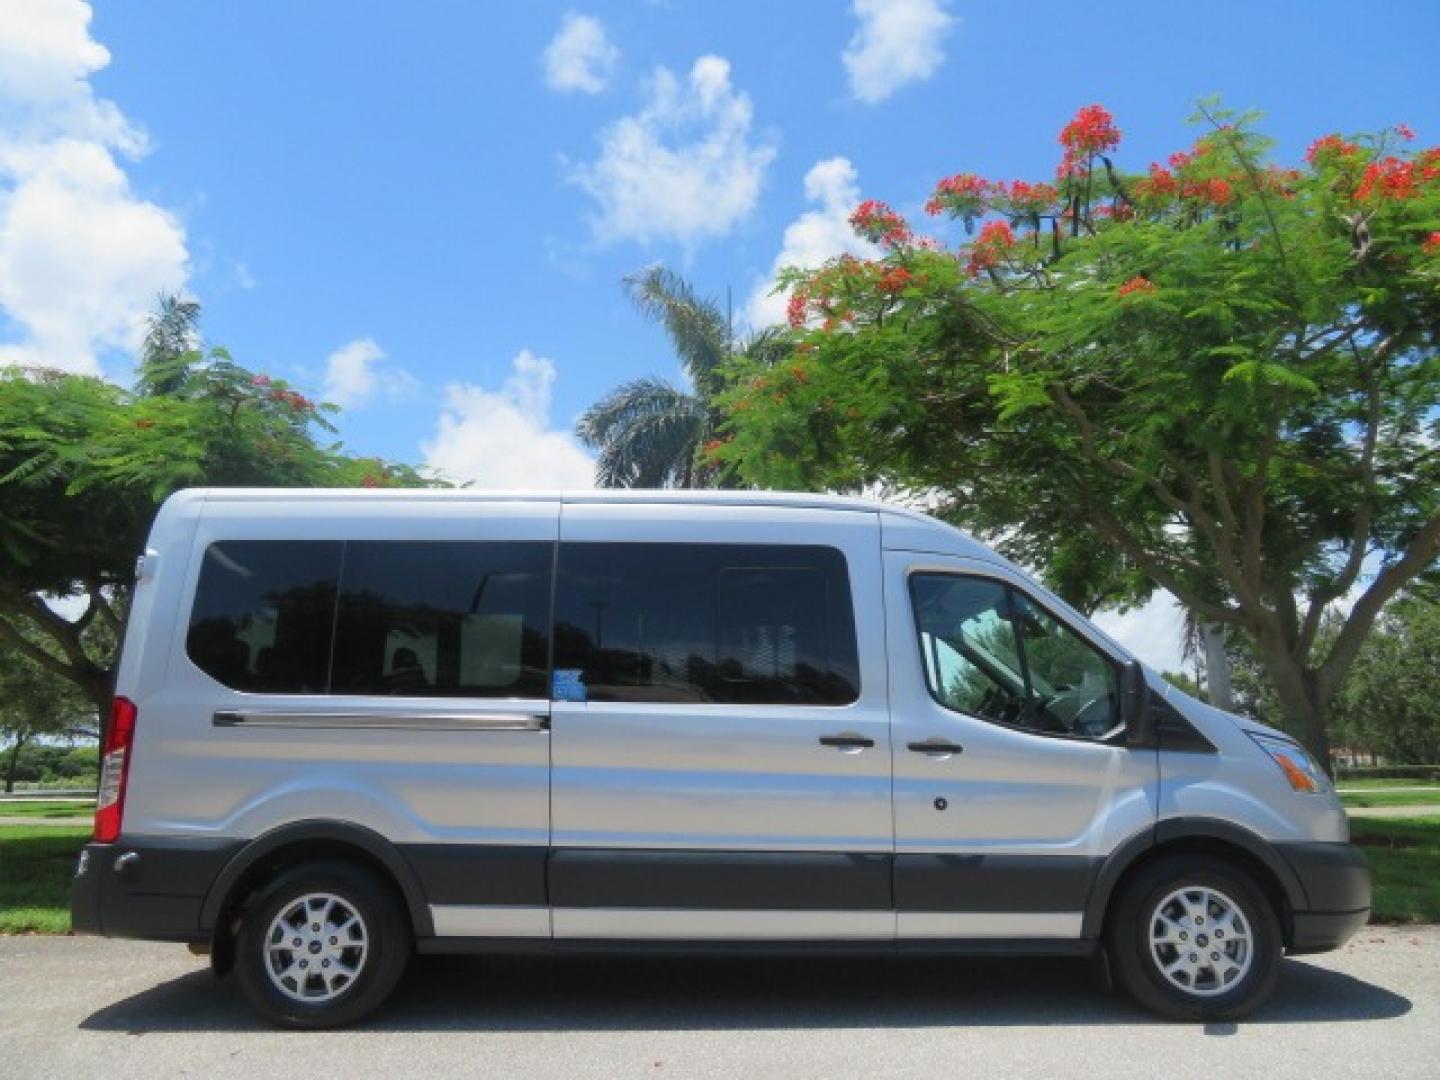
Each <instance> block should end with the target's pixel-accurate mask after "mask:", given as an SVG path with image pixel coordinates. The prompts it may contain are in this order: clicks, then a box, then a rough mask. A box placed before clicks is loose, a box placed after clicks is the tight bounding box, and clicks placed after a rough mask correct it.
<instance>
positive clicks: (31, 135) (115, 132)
mask: <svg viewBox="0 0 1440 1080" xmlns="http://www.w3.org/2000/svg"><path fill="white" fill-rule="evenodd" d="M89 23H90V8H89V5H87V4H84V3H81V2H80V0H9V2H8V3H7V5H6V12H5V16H4V18H3V19H0V312H3V314H4V316H5V317H6V320H7V322H8V324H9V326H8V329H9V331H10V333H11V336H12V340H10V341H8V342H5V343H0V364H37V365H45V366H50V367H58V368H63V369H65V370H68V371H81V372H89V373H95V372H98V371H99V358H98V357H99V354H101V353H103V352H104V351H106V350H109V349H126V350H131V349H134V348H136V347H137V346H138V345H139V343H140V339H141V337H142V336H143V334H144V328H145V317H146V314H147V313H148V312H149V310H150V308H151V306H152V305H153V304H154V301H155V296H156V294H157V293H159V292H161V291H168V292H178V291H180V290H181V289H182V288H183V286H184V284H185V281H186V277H187V274H188V261H189V260H188V255H187V253H186V248H185V232H184V229H183V228H182V227H181V225H180V223H179V222H178V221H177V220H176V219H175V217H174V216H173V215H171V214H170V213H168V212H167V211H165V210H163V209H162V208H161V207H159V206H156V205H155V204H154V203H151V202H148V201H146V200H144V199H141V198H138V197H137V196H136V195H135V194H134V192H133V191H132V190H131V188H130V183H129V179H128V178H127V177H126V175H125V172H124V170H123V169H122V168H121V167H120V165H119V164H118V163H117V161H116V156H117V155H120V156H126V157H132V158H133V157H137V156H139V155H140V154H142V153H144V151H145V138H144V135H143V133H142V132H141V131H140V130H139V129H138V128H137V127H135V126H134V125H132V124H131V123H130V122H129V121H128V120H126V118H125V117H124V116H123V115H122V114H121V112H120V110H119V109H118V108H117V107H116V106H115V105H114V104H113V103H112V102H109V101H103V100H100V99H98V98H96V97H95V94H94V91H93V90H92V88H91V86H90V83H89V77H90V76H91V75H93V74H94V73H95V72H97V71H99V70H100V69H101V68H103V67H105V65H106V64H108V63H109V62H110V54H109V53H108V52H107V51H106V50H105V48H104V47H103V46H101V45H100V44H99V43H98V42H96V41H95V40H94V39H92V38H91V37H90V33H89Z"/></svg>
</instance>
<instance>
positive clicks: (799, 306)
mask: <svg viewBox="0 0 1440 1080" xmlns="http://www.w3.org/2000/svg"><path fill="white" fill-rule="evenodd" d="M809 308H810V298H809V297H808V296H806V295H805V290H803V289H796V290H795V291H794V292H792V293H791V294H790V299H789V300H787V301H786V302H785V321H786V322H788V323H789V324H790V328H791V329H792V330H799V329H800V328H801V327H802V326H804V325H805V319H806V318H807V316H808V314H809Z"/></svg>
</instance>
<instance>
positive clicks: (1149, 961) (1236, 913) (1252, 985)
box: [1108, 855, 1283, 1020]
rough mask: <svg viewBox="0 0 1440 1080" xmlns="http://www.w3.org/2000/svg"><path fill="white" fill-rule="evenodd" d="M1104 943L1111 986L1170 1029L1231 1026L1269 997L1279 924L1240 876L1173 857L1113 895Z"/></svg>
mask: <svg viewBox="0 0 1440 1080" xmlns="http://www.w3.org/2000/svg"><path fill="white" fill-rule="evenodd" d="M1108 938H1109V940H1108V944H1109V948H1110V956H1111V961H1112V963H1113V965H1114V968H1115V972H1116V974H1117V975H1118V976H1119V979H1120V982H1121V984H1122V985H1123V986H1124V987H1125V989H1126V990H1128V991H1129V992H1130V994H1131V995H1132V996H1134V997H1135V999H1136V1000H1138V1001H1139V1002H1140V1003H1141V1004H1142V1005H1145V1006H1148V1007H1149V1008H1151V1009H1153V1010H1155V1011H1156V1012H1158V1013H1161V1014H1162V1015H1164V1016H1169V1017H1172V1018H1174V1019H1177V1020H1234V1019H1238V1018H1239V1017H1241V1016H1243V1015H1245V1014H1246V1013H1248V1012H1249V1011H1250V1010H1251V1009H1253V1008H1255V1007H1256V1006H1257V1005H1259V1004H1260V1003H1261V1002H1262V1001H1263V1000H1264V999H1265V998H1266V997H1268V996H1269V994H1270V991H1271V990H1272V989H1273V988H1274V985H1275V979H1276V976H1277V975H1278V974H1279V969H1280V957H1281V954H1282V944H1283V943H1282V941H1281V938H1280V921H1279V919H1278V918H1277V917H1276V914H1275V910H1274V908H1273V907H1272V906H1271V904H1270V902H1269V901H1268V900H1267V899H1266V897H1265V895H1264V893H1263V892H1262V891H1261V890H1260V888H1259V886H1257V885H1256V884H1255V882H1254V881H1253V880H1252V879H1251V878H1250V876H1249V875H1248V874H1246V873H1245V872H1244V871H1242V870H1240V869H1238V868H1237V867H1235V866H1233V865H1231V864H1230V863H1227V862H1223V861H1221V860H1219V859H1213V858H1209V857H1204V856H1185V855H1177V856H1173V857H1171V858H1167V859H1162V860H1160V861H1159V862H1157V863H1155V864H1154V865H1153V866H1148V867H1145V868H1144V869H1142V870H1141V871H1140V872H1139V874H1137V875H1136V876H1135V878H1134V879H1133V880H1131V881H1130V882H1129V883H1128V884H1127V886H1126V888H1125V891H1124V893H1123V894H1122V895H1121V896H1120V898H1119V901H1118V904H1117V907H1116V908H1115V911H1114V914H1113V917H1112V918H1111V920H1110V926H1109V934H1108Z"/></svg>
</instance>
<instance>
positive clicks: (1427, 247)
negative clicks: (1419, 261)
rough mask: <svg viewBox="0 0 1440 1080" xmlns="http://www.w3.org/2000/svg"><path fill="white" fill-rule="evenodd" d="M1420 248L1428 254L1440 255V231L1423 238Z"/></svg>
mask: <svg viewBox="0 0 1440 1080" xmlns="http://www.w3.org/2000/svg"><path fill="white" fill-rule="evenodd" d="M1420 250H1421V251H1423V252H1424V253H1425V254H1426V255H1440V232H1432V233H1431V234H1430V235H1429V236H1427V237H1426V238H1425V239H1424V240H1422V241H1421V242H1420Z"/></svg>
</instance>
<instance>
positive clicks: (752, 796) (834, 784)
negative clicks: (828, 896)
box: [550, 503, 894, 937]
mask: <svg viewBox="0 0 1440 1080" xmlns="http://www.w3.org/2000/svg"><path fill="white" fill-rule="evenodd" d="M637 538H643V540H644V541H646V542H653V543H665V544H692V543H693V544H702V543H711V544H744V545H761V546H763V545H775V544H786V545H819V546H824V547H830V548H834V549H837V550H839V551H840V552H841V554H843V556H844V559H845V563H846V567H847V569H848V573H849V582H850V593H851V600H852V603H853V605H854V611H855V624H856V632H857V634H858V635H859V637H858V646H859V649H858V658H859V672H860V686H859V696H858V699H857V700H856V701H854V702H853V703H852V704H849V705H845V706H839V707H832V706H814V705H811V706H792V705H728V704H727V705H720V704H708V703H665V702H648V701H643V702H642V701H636V702H629V701H625V702H622V701H570V700H565V701H560V700H557V701H555V702H554V703H553V706H552V731H551V739H552V752H553V765H554V768H553V773H552V777H551V791H552V812H553V835H554V844H555V846H556V848H557V855H556V856H555V858H554V859H552V865H551V877H550V887H551V903H552V904H554V905H555V907H556V909H557V917H556V920H555V933H556V936H557V937H564V936H574V935H576V934H581V935H588V934H591V933H592V932H594V933H600V932H601V931H602V930H604V931H606V934H608V933H609V930H606V927H607V926H608V927H609V928H610V929H611V930H613V929H615V927H616V926H617V925H621V924H628V920H623V919H622V920H619V921H618V923H617V922H616V921H615V920H611V921H610V922H608V923H605V926H601V925H600V924H599V923H597V922H596V921H595V920H593V919H589V918H584V919H577V918H572V917H561V916H560V915H559V914H558V912H559V910H560V909H562V908H574V907H588V906H590V905H591V904H595V903H598V902H599V901H600V900H601V899H603V898H604V897H606V896H611V897H613V896H614V895H615V892H614V889H615V888H616V887H617V886H616V881H617V880H620V879H626V875H629V874H632V873H638V874H640V878H638V879H636V878H628V880H632V881H635V880H648V881H649V882H650V883H651V885H652V886H653V888H654V889H655V890H656V891H657V895H667V894H679V895H687V894H689V893H690V892H691V891H692V890H695V889H703V885H702V884H701V883H702V882H703V881H704V880H705V879H706V878H707V877H708V876H709V875H711V874H713V873H716V872H720V871H722V870H723V869H724V868H728V870H729V872H730V873H731V875H732V876H733V878H734V880H736V881H737V882H738V883H739V890H738V893H736V894H734V895H732V898H731V899H732V901H733V902H734V903H735V904H737V905H739V906H741V907H743V908H764V907H772V906H775V901H774V900H772V901H771V902H770V903H768V904H767V903H764V902H763V899H764V897H765V895H767V890H768V889H769V888H771V887H772V886H773V887H776V888H780V889H781V891H782V892H783V886H781V885H780V883H781V882H783V881H786V880H787V879H790V878H793V877H794V875H796V874H799V875H801V876H803V875H804V873H805V867H806V865H807V863H806V862H805V859H807V858H812V857H813V853H819V852H833V853H838V854H840V855H841V856H842V858H840V859H839V860H838V861H836V862H834V863H833V866H832V869H831V871H830V873H831V878H830V879H831V880H832V881H833V883H834V886H835V888H834V890H833V899H832V902H831V903H829V904H826V905H824V906H825V907H830V908H845V907H849V906H854V905H856V904H857V902H858V901H857V898H860V897H865V896H870V895H871V894H872V889H873V885H872V881H873V878H872V876H871V874H872V872H871V871H870V869H869V868H868V867H869V864H867V863H866V861H865V860H864V859H862V858H859V857H858V856H861V855H863V854H865V853H875V852H879V853H884V854H885V855H887V856H888V855H889V853H890V852H892V851H893V846H894V836H893V826H892V820H891V815H890V766H889V728H890V721H889V713H888V709H887V705H886V682H887V671H886V665H885V645H884V618H883V598H882V592H881V584H880V576H879V563H880V559H879V526H878V523H877V521H876V518H875V515H874V514H873V513H863V512H862V513H854V512H835V511H815V510H788V509H787V510H779V509H776V510H771V509H765V510H760V509H757V508H754V507H725V508H723V509H722V508H718V507H676V506H666V505H660V506H643V505H631V504H607V503H596V504H582V505H568V504H567V505H566V507H565V510H564V515H563V518H562V522H561V539H562V542H563V543H562V546H563V544H586V543H617V542H619V543H624V542H627V541H630V540H635V539H637ZM563 558H564V555H563V551H562V560H563ZM562 577H563V571H562ZM839 734H849V735H854V736H856V737H860V738H864V739H868V740H870V741H871V743H872V745H871V746H869V747H867V748H861V749H857V750H851V749H844V748H836V747H831V746H826V745H823V744H822V743H821V739H822V738H824V737H827V736H831V735H839ZM559 849H600V850H599V852H597V854H596V855H595V856H593V857H591V858H589V859H585V860H573V861H570V860H567V856H566V855H565V854H564V853H563V852H561V851H560V850H559ZM642 850H643V851H645V852H656V853H664V852H667V851H675V852H679V851H688V852H691V853H693V855H692V856H691V857H688V858H687V859H684V860H670V859H665V858H663V857H662V858H650V857H649V856H646V855H642V854H640V851H642ZM627 852H629V854H627ZM760 852H776V853H785V852H794V853H796V856H797V857H796V859H795V860H793V861H792V862H791V864H790V867H789V869H788V871H787V870H786V869H785V868H784V867H783V866H781V867H777V866H776V865H775V860H774V859H767V858H761V857H753V858H747V857H746V856H745V854H744V853H760ZM846 855H854V856H856V857H855V858H845V857H844V856H846ZM647 859H648V860H649V861H646V860H647ZM783 861H784V860H783V859H782V862H783ZM607 863H608V864H612V867H613V868H612V869H611V870H608V871H607V870H606V869H605V866H606V864H607ZM707 863H708V864H710V865H709V866H708V867H707V865H706V864H707ZM641 867H643V869H640V868H641ZM886 873H887V875H888V871H886ZM696 875H699V877H698V878H697V876H696ZM887 891H888V890H887ZM621 894H623V895H626V896H633V899H634V900H635V901H639V900H641V899H643V898H642V897H641V896H640V895H639V894H638V893H632V892H629V891H626V890H625V889H621ZM645 906H649V907H655V906H660V905H656V904H655V903H654V902H653V901H652V902H651V903H650V904H649V905H645ZM715 906H717V907H721V908H724V907H726V905H725V904H716V905H715ZM861 906H865V905H861ZM697 919H698V917H697ZM701 921H703V920H701ZM833 921H834V920H833V919H830V920H828V921H827V922H825V925H829V923H830V922H833ZM601 922H605V920H604V919H602V920H601ZM692 922H693V923H694V925H693V926H692V929H693V930H694V932H695V933H700V934H705V933H709V932H711V931H710V930H706V927H705V926H704V925H701V924H700V922H696V921H694V920H692ZM722 922H723V923H724V925H734V923H733V920H730V919H729V918H728V917H727V918H726V919H725V920H722ZM763 922H764V920H763V919H762V918H761V917H760V916H758V915H757V916H756V919H755V926H756V928H757V933H761V935H762V936H769V931H766V930H764V929H763V927H762V923H763ZM859 922H860V923H863V924H864V926H865V927H866V928H871V929H873V926H874V920H873V919H872V918H870V917H868V916H867V917H866V918H865V919H862V920H859ZM857 925H858V924H857ZM711 930H714V928H713V927H712V928H711ZM714 932H718V931H714ZM815 932H816V933H820V934H822V936H823V934H824V930H823V927H822V925H821V924H820V923H817V924H815ZM865 932H867V933H868V932H869V929H866V931H865ZM602 936H603V935H602Z"/></svg>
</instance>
